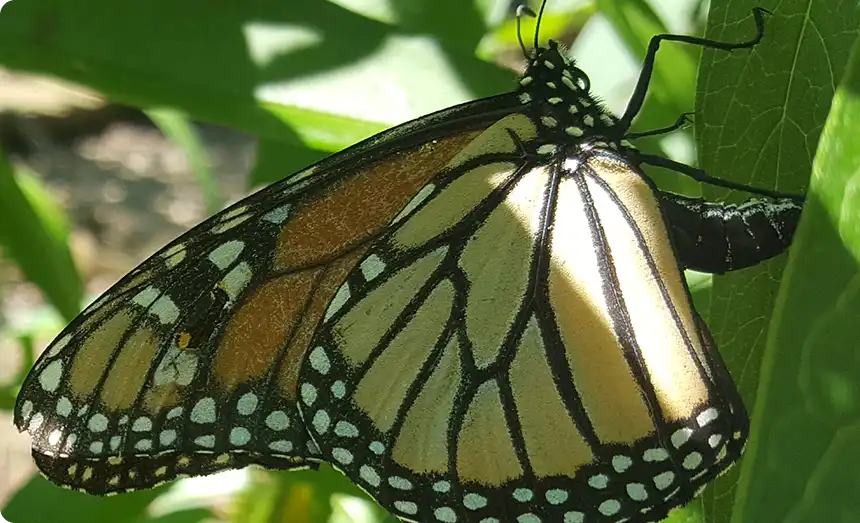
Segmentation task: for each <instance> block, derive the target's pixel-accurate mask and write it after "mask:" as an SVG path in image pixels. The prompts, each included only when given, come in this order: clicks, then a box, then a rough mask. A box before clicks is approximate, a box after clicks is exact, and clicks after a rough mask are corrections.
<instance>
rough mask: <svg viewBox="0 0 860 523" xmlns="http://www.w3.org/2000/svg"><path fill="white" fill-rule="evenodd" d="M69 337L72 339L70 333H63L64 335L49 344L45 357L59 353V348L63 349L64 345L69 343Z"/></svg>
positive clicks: (51, 356)
mask: <svg viewBox="0 0 860 523" xmlns="http://www.w3.org/2000/svg"><path fill="white" fill-rule="evenodd" d="M70 339H72V335H71V334H66V335H65V336H63V337H62V338H60V339H58V340H57V341H55V342H54V344H53V345H51V348H50V349H49V350H48V356H47V357H48V358H53V357H54V356H56V355H57V354H59V352H60V351H61V350H63V349H64V348H65V347H66V345H67V344H68V343H69V340H70Z"/></svg>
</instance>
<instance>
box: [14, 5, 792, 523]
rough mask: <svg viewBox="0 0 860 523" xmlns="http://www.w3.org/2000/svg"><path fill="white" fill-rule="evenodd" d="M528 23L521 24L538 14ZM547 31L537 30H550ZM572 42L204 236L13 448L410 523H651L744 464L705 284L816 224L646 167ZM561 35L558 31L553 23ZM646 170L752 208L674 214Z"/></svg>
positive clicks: (171, 260) (89, 344) (37, 369)
mask: <svg viewBox="0 0 860 523" xmlns="http://www.w3.org/2000/svg"><path fill="white" fill-rule="evenodd" d="M524 12H525V11H524ZM542 12H543V7H542V8H541V14H542ZM764 13H765V11H764V10H762V9H756V10H754V11H753V18H754V21H755V24H756V28H757V33H756V35H755V37H754V38H753V39H751V40H749V41H747V42H740V43H726V42H717V41H712V40H706V39H701V38H694V37H689V36H681V35H658V36H656V37H654V39H652V41H651V45H650V46H649V50H648V54H647V57H646V60H645V65H644V67H643V72H642V74H641V76H640V78H639V82H638V84H637V87H636V90H635V91H634V94H633V95H632V97H631V100H630V102H629V104H628V106H627V109H626V110H625V112H624V114H623V115H622V116H621V117H615V116H613V115H612V114H610V113H609V112H608V111H606V110H605V109H604V108H603V106H602V105H601V104H600V103H599V101H598V100H597V99H596V98H595V97H594V96H593V95H592V94H591V92H590V85H589V79H588V77H587V75H586V74H585V73H584V72H583V71H582V70H580V69H578V68H577V67H576V64H575V63H574V62H572V61H571V60H569V59H568V58H567V57H566V55H565V52H564V50H563V49H562V48H561V47H560V46H559V45H558V44H557V43H555V42H552V41H550V42H549V43H548V45H547V46H546V47H541V46H539V45H538V42H537V33H538V31H536V37H535V40H536V41H535V45H534V49H532V50H527V49H526V48H525V46H524V45H523V52H524V54H525V56H526V58H527V60H528V67H527V70H526V72H525V73H524V74H523V76H522V77H521V78H520V79H519V83H518V86H517V89H516V90H515V91H514V92H511V93H507V94H502V95H499V96H495V97H491V98H486V99H482V100H477V101H473V102H468V103H465V104H462V105H458V106H455V107H452V108H449V109H445V110H443V111H440V112H437V113H434V114H431V115H428V116H424V117H421V118H419V119H417V120H414V121H412V122H409V123H406V124H403V125H400V126H398V127H395V128H393V129H390V130H388V131H385V132H383V133H380V134H378V135H376V136H374V137H372V138H369V139H368V140H365V141H364V142H361V143H359V144H357V145H355V146H353V147H350V148H348V149H346V150H345V151H342V152H341V153H338V154H335V155H333V156H331V157H329V158H327V159H325V160H323V161H321V162H319V163H317V164H315V165H313V166H311V167H309V168H307V169H305V170H303V171H301V172H298V173H296V174H294V175H292V176H289V177H287V178H285V179H283V180H281V181H280V182H277V183H275V184H273V185H271V186H269V187H267V188H265V189H263V190H261V191H259V192H257V193H256V194H254V195H252V196H250V197H248V198H246V199H244V200H242V201H240V202H238V203H236V204H235V205H233V206H231V207H230V208H228V209H226V210H224V211H222V212H221V213H219V214H217V215H215V216H213V217H212V218H210V219H208V220H206V221H205V222H203V223H202V224H200V225H198V226H197V227H195V228H193V229H192V230H190V231H189V232H187V233H186V234H184V235H182V236H180V237H179V238H177V239H176V240H174V241H173V242H171V243H170V244H168V245H167V246H166V247H164V248H163V249H162V250H160V251H159V252H157V253H156V254H154V255H153V256H152V257H150V258H149V259H148V260H146V261H144V262H143V263H142V264H141V265H140V266H138V267H137V268H136V269H134V270H133V271H131V272H130V273H129V274H128V275H126V276H125V277H123V278H122V279H121V280H120V281H119V282H118V283H117V284H116V285H114V286H113V287H112V288H111V289H109V290H108V291H107V292H106V293H105V294H104V295H102V296H101V297H100V298H99V299H97V300H96V301H95V302H94V303H93V304H91V305H90V306H89V307H87V308H86V310H84V311H83V312H82V313H81V315H80V316H79V317H78V318H76V319H75V320H74V321H73V322H72V323H71V324H70V325H69V326H68V327H66V328H65V329H64V330H63V331H62V332H61V333H60V334H59V336H57V338H56V339H55V340H54V341H53V342H52V343H51V344H50V345H49V346H48V348H47V350H46V351H45V353H44V354H43V355H42V356H41V357H40V358H39V360H38V361H37V362H36V364H35V366H34V368H33V369H32V371H31V372H30V374H29V376H28V377H27V379H26V380H25V382H24V384H23V386H22V388H21V392H20V394H19V397H18V401H17V404H16V408H15V423H16V425H17V427H18V428H19V429H20V430H26V431H28V432H29V433H30V435H31V437H32V439H33V457H34V459H35V461H36V463H37V465H38V467H39V468H40V470H41V471H42V472H43V473H44V474H45V475H46V476H47V477H48V478H49V479H51V480H52V481H54V482H56V483H58V484H60V485H63V486H67V487H70V488H74V489H78V490H83V491H86V492H90V493H95V494H108V493H117V492H126V491H131V490H135V489H140V488H147V487H152V486H154V485H157V484H161V483H164V482H166V481H169V480H172V479H175V478H177V477H181V476H185V475H200V474H207V473H211V472H214V471H218V470H223V469H228V468H237V467H242V466H245V465H249V464H258V465H262V466H265V467H270V468H275V469H296V468H305V467H315V466H317V464H319V463H321V462H327V463H331V464H332V465H333V466H335V467H336V468H338V469H339V470H341V471H342V472H343V473H344V474H346V475H347V476H348V477H349V478H350V479H351V480H353V481H354V482H355V483H356V484H358V485H359V486H360V487H361V488H363V489H364V490H366V491H367V492H368V493H370V494H371V495H372V496H373V497H374V498H375V499H376V500H377V501H378V502H379V503H380V504H381V505H382V506H384V507H385V508H386V509H388V510H390V511H391V512H392V513H393V514H395V515H397V516H398V517H400V518H402V519H404V520H411V521H422V522H424V521H428V522H439V523H455V522H474V523H498V522H501V521H506V522H507V521H517V522H518V523H539V522H541V521H564V522H565V523H582V522H616V521H628V522H647V521H655V520H657V519H660V518H661V517H663V516H664V515H665V514H666V513H667V512H668V511H669V510H671V509H672V508H674V507H676V506H678V505H681V504H683V503H685V502H687V501H688V500H690V499H691V498H692V497H693V496H694V495H695V493H696V492H697V491H698V490H700V489H701V488H703V487H704V485H706V484H707V483H708V482H709V481H710V480H712V479H713V478H714V477H716V476H717V475H718V474H720V473H721V472H723V471H725V470H726V469H727V468H728V467H729V466H731V465H732V464H733V463H734V462H735V461H736V460H737V459H738V458H739V456H740V454H741V451H742V449H743V446H744V442H745V440H746V438H747V434H748V430H749V420H748V416H747V413H746V410H745V408H744V405H743V402H742V400H741V398H740V396H739V394H738V392H737V389H736V387H735V385H734V383H733V381H732V379H731V377H730V375H729V374H728V372H727V370H726V368H725V365H724V364H723V362H722V359H721V357H720V355H719V352H718V351H717V349H716V347H715V345H714V342H713V340H712V338H711V336H710V333H709V331H708V328H707V326H706V325H705V323H704V322H703V321H702V319H701V317H700V316H699V314H698V313H697V312H696V310H695V309H694V308H693V306H692V303H691V300H690V294H689V290H688V289H687V286H686V283H685V280H684V278H683V273H682V271H683V269H687V268H691V269H697V270H702V271H706V272H714V273H722V272H726V271H732V270H737V269H741V268H744V267H749V266H751V265H755V264H757V263H759V262H761V261H763V260H765V259H768V258H770V257H772V256H775V255H778V254H780V253H782V252H783V251H784V250H785V249H786V248H787V247H788V246H789V244H790V242H791V237H792V234H793V232H794V229H795V227H796V225H797V221H798V219H799V216H800V212H801V209H802V204H803V198H802V197H800V196H793V195H786V194H781V193H777V192H774V191H769V190H765V189H756V188H752V187H746V186H743V185H738V184H734V183H732V182H728V181H725V180H721V179H718V178H713V177H710V176H708V175H707V174H705V173H704V172H702V171H699V170H696V169H694V168H691V167H688V166H686V165H683V164H679V163H676V162H673V161H671V160H668V159H665V158H661V157H656V156H652V155H648V154H645V153H643V152H641V151H639V150H637V149H636V148H635V147H634V146H633V145H632V144H631V143H630V140H631V139H635V138H640V137H643V136H648V135H652V134H661V133H664V132H669V131H671V130H674V129H676V128H678V127H680V125H682V124H683V120H679V122H677V123H676V124H675V125H672V126H669V127H667V128H664V129H657V130H654V131H650V132H640V133H632V132H630V130H629V129H630V125H631V122H632V120H633V118H634V117H635V115H636V114H637V113H638V112H639V109H640V108H641V106H642V103H643V101H644V98H645V94H646V91H647V87H648V82H649V80H650V76H651V70H652V68H653V64H654V59H655V55H656V52H657V49H658V47H659V45H660V43H661V42H663V41H680V42H686V43H690V44H696V45H701V46H705V47H712V48H717V49H724V50H730V49H741V48H750V47H753V46H754V45H756V44H757V43H758V42H759V41H760V40H761V38H762V36H763V31H764ZM538 20H540V16H538ZM643 164H650V165H657V166H661V167H667V168H670V169H674V170H676V171H678V172H680V173H682V174H685V175H688V176H691V177H693V178H694V179H696V180H698V181H700V182H704V183H710V184H712V185H717V186H722V187H727V188H732V189H739V190H743V191H746V192H748V193H751V194H755V195H758V196H759V198H753V199H751V200H749V201H748V202H746V203H743V204H740V205H729V204H721V203H712V202H707V201H704V200H701V199H694V198H688V197H684V196H681V195H677V194H673V193H670V192H665V191H661V190H660V189H659V188H658V187H657V186H656V184H655V183H654V182H653V181H652V180H651V179H650V178H649V177H648V176H647V175H645V174H644V173H643V171H642V170H641V169H640V166H641V165H643Z"/></svg>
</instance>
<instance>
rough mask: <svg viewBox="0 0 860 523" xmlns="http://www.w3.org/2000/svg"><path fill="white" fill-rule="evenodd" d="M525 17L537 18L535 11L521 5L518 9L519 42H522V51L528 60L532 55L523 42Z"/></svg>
mask: <svg viewBox="0 0 860 523" xmlns="http://www.w3.org/2000/svg"><path fill="white" fill-rule="evenodd" d="M524 16H530V17H532V18H535V17H537V15H536V14H535V12H534V11H532V10H531V8H530V7H529V6H527V5H525V4H521V5H519V6H518V7H517V40H519V42H520V49H522V50H523V58H525V59H526V60H528V59H529V58H530V57H531V55H530V54H529V50H528V49H526V43H525V42H523V28H522V19H523V17H524Z"/></svg>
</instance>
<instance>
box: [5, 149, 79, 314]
mask: <svg viewBox="0 0 860 523" xmlns="http://www.w3.org/2000/svg"><path fill="white" fill-rule="evenodd" d="M68 242H69V233H68V225H67V224H66V222H65V216H64V215H63V211H62V209H60V208H59V207H58V206H57V205H56V204H55V203H54V202H53V200H52V199H51V197H50V195H49V194H48V192H47V191H46V190H45V189H44V188H43V187H42V186H41V184H40V183H39V182H38V181H37V180H36V179H35V178H34V177H33V176H31V175H29V174H28V173H27V172H26V171H24V170H23V169H19V170H18V171H17V172H16V170H15V169H14V168H13V166H12V164H11V163H10V162H9V161H8V160H7V158H6V156H5V155H4V154H3V152H2V151H0V245H2V246H3V249H4V251H5V253H6V255H7V256H8V257H9V258H10V259H12V260H13V261H14V262H15V263H16V264H17V265H18V266H19V267H20V268H21V271H22V272H23V273H24V274H25V275H26V277H27V279H28V280H30V281H31V282H33V283H35V284H36V285H38V286H39V288H40V289H41V290H42V292H43V293H45V296H46V297H47V298H48V300H50V301H51V303H52V304H53V305H54V306H55V307H56V308H57V309H58V310H59V311H60V312H61V313H62V314H63V316H64V317H65V318H66V319H67V320H71V319H72V318H74V317H75V315H77V313H78V311H80V304H81V299H82V297H83V294H82V292H83V291H82V286H81V281H80V278H79V277H78V273H77V270H76V269H75V265H74V262H73V260H72V255H71V252H70V251H69V243H68Z"/></svg>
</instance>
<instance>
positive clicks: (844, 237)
mask: <svg viewBox="0 0 860 523" xmlns="http://www.w3.org/2000/svg"><path fill="white" fill-rule="evenodd" d="M858 136H860V40H858V41H857V42H855V44H854V49H853V51H852V53H851V59H850V61H849V65H848V70H847V71H846V74H845V77H844V79H843V81H842V82H841V84H840V87H839V90H838V91H837V93H836V97H835V98H834V101H833V105H832V107H831V110H830V115H829V117H828V119H827V124H826V125H825V127H824V132H823V134H822V136H821V141H820V143H819V146H818V149H817V152H816V155H815V164H814V170H813V176H812V180H811V183H810V190H809V199H808V202H807V204H806V209H805V210H804V215H803V220H802V222H801V226H800V229H799V230H798V232H797V235H796V238H795V242H796V243H795V250H793V252H792V253H791V256H790V257H789V263H788V265H787V267H786V270H785V273H784V281H783V284H782V288H781V290H780V293H779V297H778V300H777V303H776V310H775V313H774V316H773V323H772V325H771V329H770V333H769V336H768V342H767V347H766V349H765V353H764V361H763V365H762V375H761V384H760V387H759V391H760V392H759V398H758V405H757V409H756V415H755V417H754V419H753V422H754V423H753V429H754V430H755V431H756V432H757V437H756V438H755V439H753V441H752V442H751V444H750V446H749V449H748V451H747V457H746V460H745V463H744V468H743V474H742V476H741V485H742V487H743V488H742V489H740V491H741V492H742V493H743V494H744V495H743V496H741V497H740V498H739V501H740V503H739V506H738V507H737V510H736V511H735V516H736V518H735V519H734V521H755V522H762V523H768V522H771V521H773V522H777V521H792V522H798V523H800V522H809V523H812V522H819V521H860V497H858V496H857V492H860V475H858V473H857V471H858V470H860V453H858V452H857V448H858V446H860V358H858V356H860V149H858V147H857V137H858Z"/></svg>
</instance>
